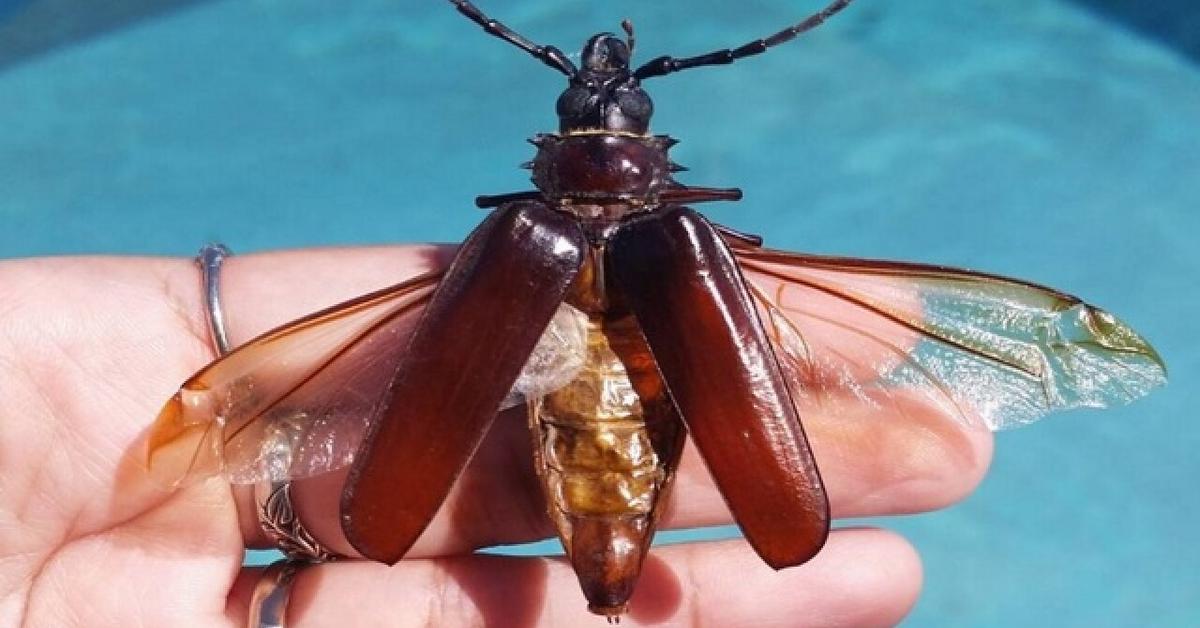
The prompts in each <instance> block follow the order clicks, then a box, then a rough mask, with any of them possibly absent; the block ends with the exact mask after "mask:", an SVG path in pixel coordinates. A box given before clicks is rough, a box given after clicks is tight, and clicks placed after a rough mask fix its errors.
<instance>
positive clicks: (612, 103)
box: [557, 27, 654, 134]
mask: <svg viewBox="0 0 1200 628" xmlns="http://www.w3.org/2000/svg"><path fill="white" fill-rule="evenodd" d="M626 32H627V33H630V38H629V39H628V40H623V39H621V38H620V37H617V36H616V35H614V34H612V33H600V34H599V35H593V36H592V37H591V38H590V39H588V40H587V43H585V44H584V45H583V54H582V60H583V67H582V68H581V69H580V70H579V71H578V72H576V73H575V75H574V76H571V77H570V83H569V84H568V86H567V89H566V90H565V91H564V92H563V93H562V95H560V96H559V97H558V105H557V109H558V120H559V130H560V131H562V132H563V133H571V132H578V131H624V132H627V133H637V134H644V133H646V131H647V130H648V129H649V128H650V116H651V114H653V113H654V103H652V102H651V101H650V96H649V95H648V94H646V92H645V91H644V90H642V87H641V85H640V84H639V81H638V80H637V78H635V77H634V76H633V73H632V72H630V71H629V61H630V57H631V55H632V52H633V46H632V43H633V38H632V27H627V30H626Z"/></svg>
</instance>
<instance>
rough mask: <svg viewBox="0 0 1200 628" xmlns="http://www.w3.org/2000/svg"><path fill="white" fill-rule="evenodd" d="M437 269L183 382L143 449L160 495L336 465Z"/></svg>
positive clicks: (259, 343) (287, 329)
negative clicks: (218, 480)
mask: <svg viewBox="0 0 1200 628" xmlns="http://www.w3.org/2000/svg"><path fill="white" fill-rule="evenodd" d="M441 276H442V271H436V272H430V273H427V274H424V275H421V276H418V277H415V278H413V279H410V280H408V281H405V282H403V283H400V284H397V285H394V286H392V287H389V288H385V289H383V290H380V291H378V292H374V293H371V294H368V295H365V296H362V297H358V298H356V299H353V300H351V301H347V302H345V303H342V304H340V305H335V306H333V307H331V308H328V309H326V310H323V311H321V312H317V313H315V314H311V315H309V316H306V317H304V318H301V319H299V320H297V321H294V322H292V323H288V324H286V325H284V326H282V327H279V328H276V329H274V330H272V331H269V332H267V333H265V334H263V335H261V336H259V337H257V338H255V339H254V340H251V341H250V342H248V343H246V344H245V345H243V346H241V347H239V348H237V349H235V350H234V351H232V352H231V353H229V354H228V355H226V356H224V357H222V358H220V359H219V360H217V361H215V362H213V363H212V364H210V365H208V366H207V367H205V368H204V369H203V370H201V371H200V372H198V373H196V374H195V375H193V376H192V377H191V378H190V379H188V380H187V381H186V382H185V383H184V384H183V386H182V387H181V388H180V390H179V392H177V393H176V394H175V396H174V397H172V398H171V400H170V401H169V402H168V403H167V405H166V406H165V407H164V408H163V409H162V411H161V412H160V413H159V416H158V419H157V420H156V421H155V423H154V425H153V427H152V428H151V430H150V434H149V438H148V441H147V451H146V456H147V462H148V464H149V468H150V472H151V475H152V476H153V477H154V478H155V479H156V480H157V481H159V482H160V483H162V484H163V485H165V486H175V485H177V484H179V483H181V482H184V481H187V480H189V479H191V478H198V477H205V476H209V475H215V474H218V473H223V474H224V475H226V476H227V477H228V478H229V480H230V481H232V482H234V483H239V484H243V483H244V484H250V483H255V482H259V481H263V480H286V479H294V478H301V477H308V476H312V475H317V474H320V473H324V472H326V471H332V470H334V469H337V468H340V467H344V466H346V465H347V464H349V463H350V462H351V461H352V458H353V454H354V452H355V450H356V449H357V448H358V445H359V442H360V441H361V440H362V436H363V434H364V433H365V431H366V427H367V425H368V423H369V421H370V420H371V419H372V417H373V416H374V415H375V414H376V413H377V412H378V407H379V405H380V404H381V403H382V401H383V395H384V392H385V390H386V388H387V386H388V384H389V383H390V381H391V378H392V376H393V374H394V373H395V371H396V367H397V364H398V363H399V361H400V358H401V357H402V356H403V354H404V347H405V346H406V345H407V341H408V337H409V335H410V333H411V331H412V328H413V325H414V324H415V322H416V320H417V318H418V317H419V315H420V314H421V312H422V311H423V310H424V308H425V305H426V304H427V303H428V301H429V297H430V295H431V294H432V292H433V289H434V288H435V287H436V286H437V284H438V281H439V280H440V279H441Z"/></svg>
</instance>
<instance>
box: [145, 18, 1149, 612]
mask: <svg viewBox="0 0 1200 628" xmlns="http://www.w3.org/2000/svg"><path fill="white" fill-rule="evenodd" d="M450 1H451V2H452V3H453V4H454V5H455V6H456V7H457V8H458V10H459V11H460V12H461V13H463V14H464V15H465V16H467V17H468V18H470V19H471V20H473V21H475V22H476V23H478V24H479V25H481V26H483V27H484V29H485V30H486V31H487V32H488V33H490V34H492V35H495V36H497V37H500V38H501V39H504V40H505V41H507V42H509V43H511V44H513V45H515V46H517V47H519V48H521V49H522V50H524V51H526V52H527V53H529V54H531V55H533V56H534V57H536V58H538V59H539V60H541V61H543V62H544V63H546V64H547V65H549V66H551V67H553V68H555V69H557V70H559V71H560V72H562V73H563V74H565V75H566V76H567V78H568V85H567V88H566V90H565V91H563V93H562V94H561V95H560V96H559V99H558V103H557V112H558V117H559V132H558V133H557V134H545V135H539V136H537V137H536V138H534V140H533V143H534V144H535V145H536V146H537V148H538V151H537V154H536V156H535V158H534V160H533V161H532V162H531V164H530V166H531V168H532V169H533V181H534V183H535V185H536V187H537V189H536V190H532V191H527V192H517V193H513V194H504V195H500V196H487V197H480V198H478V199H476V203H477V204H478V205H480V206H481V207H495V208H496V210H495V211H494V212H493V213H492V214H491V215H490V216H489V217H488V218H487V219H486V220H485V221H484V222H483V224H481V225H480V226H479V227H478V228H477V229H476V230H475V231H474V232H473V233H472V234H471V235H470V236H469V237H468V238H467V240H466V241H465V242H464V244H463V245H462V246H461V247H460V248H459V250H458V253H457V254H456V255H455V258H454V260H453V261H452V262H451V263H450V265H449V266H448V267H447V268H446V269H444V270H439V271H434V272H432V273H429V274H426V275H423V276H421V277H417V278H414V279H411V280H409V281H405V282H403V283H401V284H398V285H396V286H393V287H391V288H387V289H384V290H381V291H379V292H376V293H374V294H371V295H367V296H365V297H361V298H359V299H355V300H353V301H350V302H347V303H345V304H342V305H338V306H334V307H332V308H329V309H328V310H325V311H323V312H319V313H317V314H314V315H312V316H309V317H305V318H304V319H301V320H299V321H296V322H294V323H290V324H288V325H284V326H282V327H280V328H279V329H276V330H274V331H271V332H268V333H267V334H264V335H262V336H260V337H259V338H257V339H255V340H252V341H250V342H249V343H247V344H246V345H245V346H243V347H240V348H238V349H237V350H235V351H233V352H232V353H230V354H228V355H226V356H225V357H222V358H221V359H219V360H217V361H216V362H214V363H213V364H210V365H209V366H207V367H205V368H204V369H203V370H201V371H200V372H199V373H197V374H196V375H195V376H193V377H192V378H190V379H189V380H188V381H187V382H185V383H184V385H183V387H182V388H181V389H180V391H179V393H178V394H176V396H175V397H174V398H173V399H172V400H171V401H170V402H168V404H167V405H166V407H165V408H164V409H163V411H162V412H161V413H160V415H159V418H158V421H157V422H156V423H155V425H154V427H153V428H152V429H151V431H150V434H149V438H148V441H147V450H146V457H147V462H148V464H149V466H150V468H151V470H152V472H153V473H154V474H155V475H156V476H157V477H158V478H159V479H160V480H161V481H163V482H164V483H166V484H171V485H174V484H177V483H179V482H180V481H182V480H183V479H185V478H187V477H189V476H204V475H211V474H214V473H218V472H219V473H222V474H224V475H225V476H226V477H228V478H229V479H230V480H231V481H234V482H239V483H252V482H257V481H262V480H266V479H272V480H284V479H295V478H303V477H308V476H312V475H316V474H319V473H324V472H327V471H330V470H333V469H337V468H341V467H345V466H347V465H350V468H351V471H350V474H349V477H348V479H347V482H346V485H345V487H344V489H343V492H342V496H341V497H342V500H341V519H342V528H343V530H344V532H345V534H346V538H347V539H349V541H350V542H351V544H352V545H353V546H354V547H355V548H356V549H357V550H358V552H359V553H360V554H362V556H364V557H366V558H369V559H373V560H378V561H382V562H387V563H394V562H396V561H398V560H400V559H401V558H402V557H403V556H404V555H405V554H406V553H407V552H408V550H409V549H410V548H411V547H412V544H413V543H414V542H415V541H416V539H417V538H418V537H419V536H420V535H421V533H422V531H424V529H425V527H426V526H427V525H428V524H429V522H430V520H431V519H432V518H433V516H434V514H435V513H436V512H437V510H438V508H440V507H441V505H442V502H443V501H444V500H445V498H446V495H447V494H448V492H449V491H450V489H451V487H452V486H453V484H454V482H455V480H456V479H457V477H458V476H459V474H460V473H461V471H462V469H463V467H464V466H465V465H466V464H467V462H468V461H469V460H470V458H471V456H472V455H473V453H474V450H475V448H476V446H477V445H478V444H479V443H480V441H481V440H482V438H483V436H484V434H485V432H486V431H487V429H488V427H489V425H490V424H491V423H492V421H493V419H494V418H495V417H496V415H497V412H498V410H500V409H503V408H506V407H511V406H513V405H517V404H524V405H526V407H527V408H528V422H529V427H530V432H531V435H532V438H533V442H534V455H535V461H534V466H535V467H536V470H537V472H538V474H539V476H540V477H541V480H542V485H543V488H544V492H545V497H546V500H545V501H546V509H547V512H548V514H549V518H550V519H551V520H552V521H553V523H554V524H555V526H556V527H557V529H558V533H559V536H560V537H561V539H562V542H563V545H564V547H565V548H566V551H567V554H568V555H569V557H570V561H571V564H572V566H573V567H574V568H575V571H576V573H577V574H578V577H579V581H580V584H581V586H582V589H583V592H584V595H585V596H586V598H587V600H588V607H589V608H590V609H591V610H592V611H593V612H595V613H598V614H601V615H604V616H607V617H608V618H609V619H610V620H615V618H617V617H619V616H620V614H621V613H623V612H625V610H626V606H627V603H628V600H629V598H630V595H631V594H632V592H633V590H634V586H635V584H636V581H637V578H638V575H639V573H640V571H641V566H642V561H643V559H644V558H645V555H646V552H647V550H648V548H649V547H650V544H651V541H652V538H653V535H654V530H655V526H656V524H657V522H658V519H659V517H660V515H661V514H662V511H663V508H664V505H665V504H666V502H667V500H668V497H669V492H670V487H671V483H672V478H673V476H674V473H675V469H676V467H677V465H678V462H679V457H680V452H681V450H682V447H683V442H684V440H685V427H686V431H687V432H689V433H690V434H691V437H692V440H693V442H694V443H695V445H696V449H697V450H698V451H699V453H700V455H701V457H702V458H703V459H704V462H705V464H706V465H707V466H708V469H709V471H710V473H711V474H712V476H713V480H714V481H715V483H716V485H717V487H718V488H719V489H720V491H721V493H722V495H723V496H724V498H725V501H726V503H727V504H728V506H729V509H730V511H731V513H732V514H733V517H734V519H735V520H736V522H737V523H738V525H739V526H740V527H741V529H742V531H743V532H744V533H745V536H746V539H747V540H748V541H749V542H750V544H751V546H752V547H753V548H754V550H755V551H756V552H757V553H758V554H759V556H761V557H762V559H763V560H764V561H765V562H766V563H768V564H769V565H771V566H772V567H775V568H777V569H778V568H785V567H788V566H792V565H797V564H800V563H803V562H805V561H807V560H808V559H809V558H811V557H812V556H813V555H814V554H816V553H817V552H818V551H819V550H820V548H821V546H822V544H823V543H824V541H825V537H826V535H827V533H828V530H829V523H830V521H829V505H828V502H827V499H826V496H825V491H824V488H823V486H822V483H821V477H820V474H819V472H818V471H817V464H816V460H815V459H814V456H813V454H812V451H811V450H810V448H809V445H808V441H807V440H806V438H805V435H804V431H803V428H802V427H801V423H800V420H801V419H802V418H804V417H808V416H821V417H824V418H831V419H836V418H839V417H847V418H849V417H859V418H861V417H872V418H873V417H875V416H880V417H881V418H880V420H914V421H915V420H918V419H919V420H921V421H924V422H928V421H931V420H946V421H958V422H960V423H963V424H966V425H971V426H979V427H986V428H990V429H1000V428H1004V427H1010V426H1013V425H1020V424H1023V423H1027V422H1030V421H1033V420H1036V419H1037V418H1039V417H1041V416H1043V415H1044V414H1046V413H1048V412H1051V411H1054V410H1060V409H1066V408H1073V407H1080V406H1089V407H1101V406H1105V405H1109V404H1113V403H1120V402H1128V401H1131V400H1133V399H1135V398H1137V397H1140V396H1142V395H1144V394H1146V393H1147V392H1148V391H1150V390H1151V389H1152V388H1154V387H1155V386H1157V385H1159V384H1161V383H1163V381H1165V370H1164V367H1163V364H1162V361H1161V360H1160V359H1159V357H1158V355H1157V354H1156V353H1155V352H1154V350H1153V348H1151V347H1150V345H1149V344H1147V343H1146V341H1145V340H1143V339H1142V338H1141V337H1140V336H1139V335H1138V334H1137V333H1136V332H1135V331H1133V330H1132V329H1131V328H1129V327H1128V326H1127V325H1125V324H1124V323H1122V322H1121V321H1120V320H1118V319H1117V318H1116V317H1114V316H1112V315H1111V314H1109V313H1107V312H1105V311H1103V310H1100V309H1099V308H1096V307H1093V306H1091V305H1088V304H1086V303H1084V302H1082V301H1080V300H1079V299H1076V298H1075V297H1072V296H1069V295H1066V294H1063V293H1060V292H1057V291H1054V290H1051V289H1049V288H1044V287H1042V286H1038V285H1035V284H1031V283H1027V282H1022V281H1017V280H1011V279H1005V278H1002V277H996V276H993V275H985V274H981V273H973V272H970V271H962V270H955V269H950V268H943V267H937V266H929V265H922V264H913V263H904V262H880V261H871V260H859V259H843V258H833V257H821V256H815V255H804V254H795V253H785V252H782V251H772V250H769V249H764V248H761V246H760V245H761V239H759V238H757V237H755V236H747V235H744V234H739V233H737V232H735V231H732V230H730V229H727V228H724V227H721V226H719V225H714V224H712V223H710V222H709V221H708V220H707V219H706V218H704V217H703V216H701V215H700V214H699V213H697V212H695V211H693V210H692V209H690V208H688V207H686V206H685V204H688V203H696V202H702V201H714V200H736V199H738V198H739V197H740V194H741V193H740V191H738V190H736V189H713V188H701V187H689V186H684V185H682V184H680V183H678V182H676V181H675V180H674V179H673V178H672V173H673V172H676V171H678V170H680V167H678V166H676V165H675V164H673V163H672V162H671V160H670V159H669V158H668V150H669V149H670V147H671V146H672V145H674V143H675V141H674V140H673V139H671V138H669V137H667V136H662V135H651V134H650V133H649V123H650V117H651V114H652V112H653V105H652V103H651V101H650V98H649V96H648V95H647V94H646V92H645V91H644V90H643V89H642V88H641V81H642V80H645V79H648V78H652V77H656V76H662V75H664V74H669V73H671V72H676V71H680V70H685V69H688V68H693V67H699V66H705V65H715V64H724V63H730V62H733V61H735V60H737V59H740V58H743V57H747V56H751V55H754V54H758V53H761V52H763V51H765V50H766V49H768V48H770V47H772V46H775V45H777V44H780V43H783V42H785V41H788V40H790V39H792V38H793V37H795V36H796V35H798V34H799V33H802V32H804V31H805V30H808V29H809V28H812V27H813V26H816V25H817V24H820V23H821V22H822V21H823V20H824V19H826V18H827V17H829V16H830V15H832V14H833V13H835V12H837V11H839V10H841V9H842V8H844V7H845V6H846V5H847V4H849V0H836V1H835V2H833V3H832V4H830V5H829V6H828V7H826V8H825V9H824V10H822V11H820V12H818V13H816V14H814V15H813V16H811V17H809V18H808V19H806V20H804V21H803V22H801V23H799V24H797V25H795V26H793V27H789V28H787V29H784V30H783V31H780V32H779V33H777V34H775V35H772V36H770V37H767V38H765V39H762V40H758V41H755V42H751V43H749V44H746V45H744V46H741V47H739V48H736V49H733V50H719V51H716V52H712V53H709V54H705V55H700V56H697V57H690V58H682V59H676V58H672V57H659V58H657V59H654V60H652V61H650V62H648V63H646V64H645V65H643V66H641V67H640V68H638V69H636V70H633V69H631V68H630V65H629V61H630V55H631V53H632V47H633V41H632V29H631V27H628V25H625V26H626V32H627V34H628V35H629V39H628V40H627V41H626V40H622V39H619V38H617V37H616V36H614V35H611V34H607V33H604V34H600V35H596V36H594V37H592V38H591V39H589V40H588V42H587V44H586V45H585V46H584V50H583V54H582V58H581V61H582V67H580V68H576V67H575V65H574V64H573V63H572V62H571V61H570V60H568V59H567V57H566V56H565V55H563V54H562V53H561V52H560V51H559V50H558V49H556V48H554V47H552V46H540V45H537V44H534V43H533V42H530V41H529V40H527V39H525V38H523V37H521V36H520V35H518V34H516V33H515V32H513V31H512V30H510V29H508V28H507V27H505V26H504V25H503V24H499V23H498V22H495V21H493V20H491V19H489V18H487V17H486V16H485V15H483V14H482V13H481V12H480V11H479V10H478V9H477V8H475V6H474V5H472V4H471V3H470V2H467V1H466V0H450ZM914 415H917V416H914ZM495 497H496V499H508V496H495Z"/></svg>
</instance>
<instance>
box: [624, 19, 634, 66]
mask: <svg viewBox="0 0 1200 628" xmlns="http://www.w3.org/2000/svg"><path fill="white" fill-rule="evenodd" d="M621 30H623V31H625V45H626V46H628V47H629V58H630V59H632V58H633V41H634V40H633V22H631V21H629V20H628V19H624V20H621Z"/></svg>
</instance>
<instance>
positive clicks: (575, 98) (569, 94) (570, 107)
mask: <svg viewBox="0 0 1200 628" xmlns="http://www.w3.org/2000/svg"><path fill="white" fill-rule="evenodd" d="M593 96H594V93H593V92H592V90H590V89H588V88H586V87H583V86H581V85H575V86H572V87H568V88H567V89H566V91H564V92H563V93H562V95H560V96H559V97H558V103H556V104H555V107H554V109H555V111H556V112H557V113H558V117H560V118H578V117H579V116H581V115H583V114H584V113H585V112H586V111H587V110H588V103H589V101H591V100H592V98H593Z"/></svg>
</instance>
